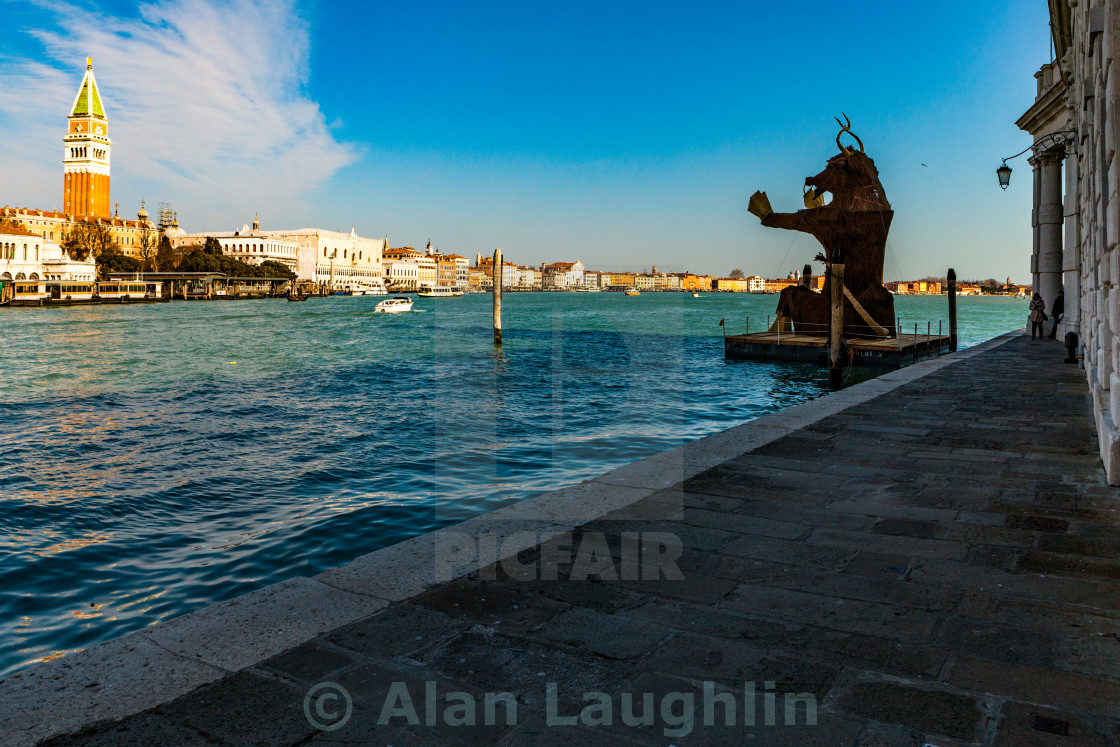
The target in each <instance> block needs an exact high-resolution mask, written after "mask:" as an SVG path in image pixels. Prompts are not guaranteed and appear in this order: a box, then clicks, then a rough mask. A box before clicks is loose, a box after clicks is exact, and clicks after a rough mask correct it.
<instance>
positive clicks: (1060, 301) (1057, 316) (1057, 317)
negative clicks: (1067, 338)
mask: <svg viewBox="0 0 1120 747" xmlns="http://www.w3.org/2000/svg"><path fill="white" fill-rule="evenodd" d="M1065 313H1066V292H1065V290H1064V289H1063V290H1059V291H1058V297H1057V298H1055V299H1054V308H1053V309H1051V311H1050V316H1052V317H1054V328H1053V329H1051V330H1050V339H1051V340H1053V339H1054V338H1055V337H1057V336H1058V322H1060V321H1061V320H1062V317H1063V316H1065Z"/></svg>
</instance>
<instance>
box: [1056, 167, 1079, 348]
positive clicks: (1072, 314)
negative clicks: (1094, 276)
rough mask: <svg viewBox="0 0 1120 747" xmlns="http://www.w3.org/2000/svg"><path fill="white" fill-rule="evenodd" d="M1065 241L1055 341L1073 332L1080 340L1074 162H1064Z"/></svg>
mask: <svg viewBox="0 0 1120 747" xmlns="http://www.w3.org/2000/svg"><path fill="white" fill-rule="evenodd" d="M1065 166H1066V210H1065V226H1066V241H1065V246H1064V247H1063V248H1062V287H1063V288H1064V289H1065V292H1066V302H1065V307H1066V311H1065V316H1064V317H1063V318H1062V323H1061V324H1060V325H1058V337H1059V338H1062V339H1064V337H1065V333H1066V332H1076V333H1077V335H1078V337H1079V338H1081V337H1082V336H1083V335H1082V334H1081V329H1080V321H1081V320H1080V317H1081V313H1080V312H1081V212H1080V208H1079V206H1078V202H1077V201H1078V198H1079V192H1078V189H1077V180H1078V167H1077V159H1076V158H1069V159H1066V164H1065Z"/></svg>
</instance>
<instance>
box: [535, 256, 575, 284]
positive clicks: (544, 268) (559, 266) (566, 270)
mask: <svg viewBox="0 0 1120 747" xmlns="http://www.w3.org/2000/svg"><path fill="white" fill-rule="evenodd" d="M583 271H584V266H583V263H582V262H580V261H579V260H578V259H577V260H576V261H575V262H553V263H552V264H550V265H546V264H542V265H541V285H542V286H543V287H544V288H555V289H559V290H567V289H568V288H575V287H577V286H581V285H583Z"/></svg>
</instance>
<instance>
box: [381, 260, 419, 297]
mask: <svg viewBox="0 0 1120 747" xmlns="http://www.w3.org/2000/svg"><path fill="white" fill-rule="evenodd" d="M381 264H382V267H383V269H384V272H385V287H386V288H387V289H388V290H390V291H409V290H416V289H417V288H419V287H420V264H419V263H418V262H417V261H416V260H415V259H386V260H382V263H381Z"/></svg>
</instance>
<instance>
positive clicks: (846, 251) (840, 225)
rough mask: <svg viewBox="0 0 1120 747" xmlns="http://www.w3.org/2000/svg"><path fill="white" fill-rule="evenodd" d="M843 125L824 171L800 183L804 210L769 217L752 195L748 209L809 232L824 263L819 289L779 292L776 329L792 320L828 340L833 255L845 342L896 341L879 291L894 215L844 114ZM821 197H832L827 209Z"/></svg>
mask: <svg viewBox="0 0 1120 747" xmlns="http://www.w3.org/2000/svg"><path fill="white" fill-rule="evenodd" d="M844 120H845V121H844V122H841V121H840V120H839V119H837V120H836V123H837V124H839V125H840V132H839V133H837V135H836V145H837V146H838V147H839V148H840V153H839V154H838V155H835V156H833V157H832V158H830V159H829V160H828V165H827V166H826V167H825V169H824V171H822V172H821V173H819V174H817V175H816V176H810V177H808V178H807V179H805V187H806V192H805V209H804V210H798V211H797V212H796V213H775V212H774V211H773V210H772V209H771V208H770V201H769V200H768V199H767V198H766V193H765V192H755V193H754V194H753V195H751V199H750V206H749V208H748V209H749V210H750V212H751V213H753V214H754V215H757V216H758V217H759V218H761V219H762V225H764V226H767V227H769V228H784V229H788V230H791V231H803V232H805V233H808V234H812V235H813V236H815V237H816V239H817V241H819V242H820V243H821V246H823V247H824V250H825V251H824V252H823V254H818V255H817V257H816V259H817V260H818V261H821V262H824V263H825V265H826V272H825V281H824V288H823V291H822V292H820V293H818V292H817V291H814V290H811V289H810V288H807V287H805V286H803V285H797V286H790V287H788V288H785V289H784V290H783V291H782V294H781V296H780V297H779V298H778V317H779V321H778V322H777V324H783V323H788V322H792V325H793V329H794V331H795V332H796V333H798V334H807V335H825V336H827V335H828V324H829V298H830V296H829V294H830V291H831V288H830V282H831V280H830V279H829V273H828V272H827V267H828V266H829V265H830V264H831V262H830V259H831V257H832V256H833V254H834V251H835V250H839V253H840V256H841V257H842V260H841V261H842V262H843V263H844V296H845V303H844V336H845V337H888V336H894V334H895V332H896V330H895V317H894V298H893V296H891V293H890V291H888V290H887V289H886V288H884V287H883V261H884V258H885V256H886V245H887V232H888V231H889V230H890V225H891V220H892V219H893V218H894V211H893V210H891V206H890V203H889V202H887V194H886V192H885V191H884V190H883V185H882V184H881V183H880V182H879V172H878V170H876V168H875V162H874V161H872V160H871V159H870V158H868V157H867V155H866V154H865V153H864V151H863V141H862V140H860V139H859V137H857V136H856V135H855V133H853V132H852V123H851V121H850V120H849V119H848V117H847V115H844ZM845 133H847V134H849V135H851V137H852V138H854V139H855V141H856V144H858V146H859V150H858V151H857V150H855V148H851V147H848V146H845V145H844V144H843V143H842V142H840V138H841V136H842V135H844V134H845ZM825 194H829V195H831V196H832V199H831V200H830V201H828V202H827V203H826V201H825ZM787 320H788V322H787Z"/></svg>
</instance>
